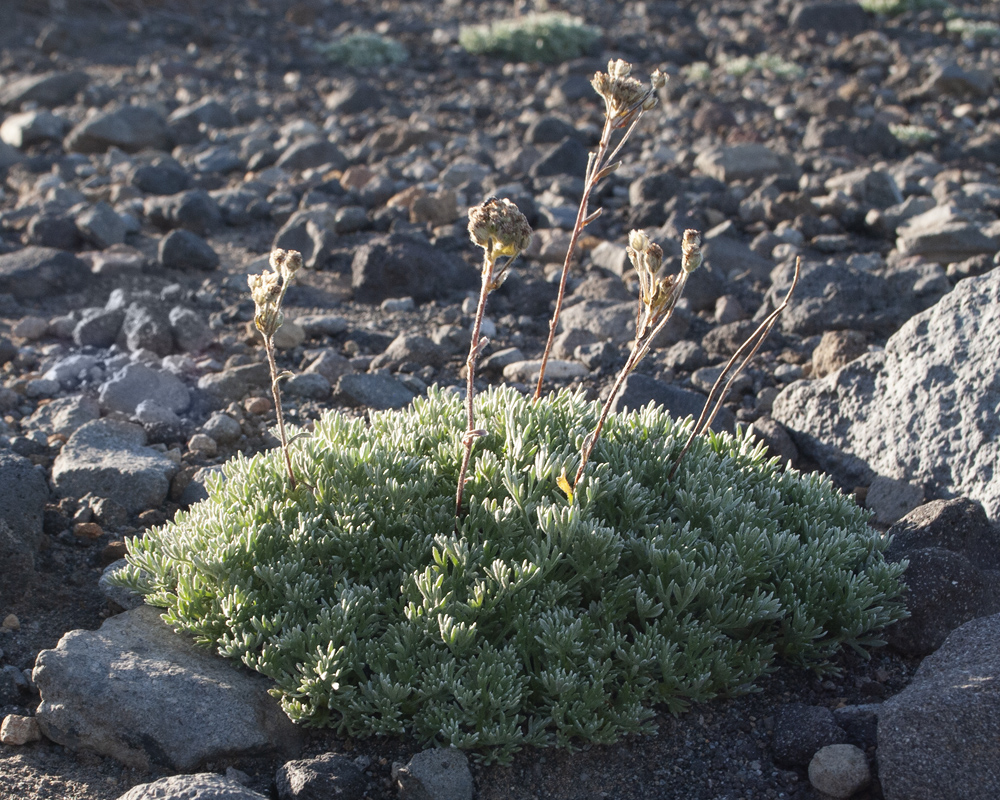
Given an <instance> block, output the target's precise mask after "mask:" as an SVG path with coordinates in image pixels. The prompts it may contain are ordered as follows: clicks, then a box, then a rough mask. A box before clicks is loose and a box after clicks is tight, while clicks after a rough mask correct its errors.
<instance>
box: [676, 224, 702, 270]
mask: <svg viewBox="0 0 1000 800" xmlns="http://www.w3.org/2000/svg"><path fill="white" fill-rule="evenodd" d="M701 260H702V255H701V235H700V234H699V233H698V231H696V230H691V229H690V228H689V229H688V230H686V231H684V238H683V239H681V266H682V267H683V268H684V271H685V272H689V273H690V272H694V271H695V270H696V269H698V267H700V266H701Z"/></svg>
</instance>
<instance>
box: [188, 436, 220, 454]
mask: <svg viewBox="0 0 1000 800" xmlns="http://www.w3.org/2000/svg"><path fill="white" fill-rule="evenodd" d="M187 446H188V450H190V451H191V452H192V453H197V454H198V455H202V456H205V457H206V458H212V456H214V455H215V454H216V453H217V452H218V451H219V446H218V445H217V444H216V443H215V439H213V438H212V437H211V436H208V435H207V434H204V433H196V434H195V435H194V436H192V437H191V438H190V439H188V443H187Z"/></svg>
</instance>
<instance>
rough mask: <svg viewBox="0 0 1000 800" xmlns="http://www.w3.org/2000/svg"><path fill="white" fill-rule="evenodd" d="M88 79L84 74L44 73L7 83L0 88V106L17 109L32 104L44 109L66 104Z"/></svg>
mask: <svg viewBox="0 0 1000 800" xmlns="http://www.w3.org/2000/svg"><path fill="white" fill-rule="evenodd" d="M89 80H90V78H89V77H88V76H87V73H86V72H45V73H42V74H41V75H27V76H25V77H23V78H17V79H16V80H12V81H9V82H7V83H6V84H4V85H3V87H2V88H0V106H3V107H4V108H11V109H18V108H20V107H21V104H22V103H28V102H34V103H38V105H40V106H44V107H46V108H52V107H54V106H60V105H62V104H63V103H68V102H69V101H70V100H72V99H73V97H74V96H76V93H77V92H79V91H80V90H81V89H82V88H83V87H84V86H86V85H87V82H88V81H89Z"/></svg>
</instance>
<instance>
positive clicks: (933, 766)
mask: <svg viewBox="0 0 1000 800" xmlns="http://www.w3.org/2000/svg"><path fill="white" fill-rule="evenodd" d="M998 674H1000V615H994V616H990V617H983V618H980V619H976V620H973V621H971V622H967V623H966V624H965V625H963V626H962V627H960V628H959V629H958V630H956V631H954V632H953V633H952V634H951V635H950V636H949V637H948V638H947V640H945V642H944V644H943V645H942V646H941V648H940V649H939V650H938V651H937V652H936V653H933V654H932V655H929V656H928V657H927V658H925V659H924V660H923V662H922V663H921V665H920V667H919V668H918V669H917V671H916V673H915V674H914V676H913V680H912V681H911V683H910V685H909V686H907V687H906V688H905V689H904V690H903V691H902V692H900V693H899V694H897V695H895V696H894V697H892V698H890V699H889V700H887V701H886V702H885V703H883V704H882V707H881V709H880V710H879V719H878V751H877V757H878V772H879V780H880V782H881V784H882V791H883V793H884V794H885V798H886V800H941V798H944V797H958V796H960V797H961V798H962V800H995V798H996V796H997V787H1000V759H998V758H997V749H996V742H997V741H998V740H1000V683H998V681H997V680H996V676H997V675H998Z"/></svg>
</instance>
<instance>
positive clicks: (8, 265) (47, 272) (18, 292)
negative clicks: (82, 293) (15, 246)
mask: <svg viewBox="0 0 1000 800" xmlns="http://www.w3.org/2000/svg"><path fill="white" fill-rule="evenodd" d="M89 274H90V271H89V270H88V269H87V266H86V265H85V264H84V263H83V262H82V261H81V260H80V259H79V258H77V257H76V256H75V255H73V254H72V253H69V252H66V251H65V250H56V249H55V248H53V247H36V246H31V247H25V248H24V249H23V250H15V251H14V252H13V253H7V254H5V255H0V292H2V293H5V294H12V295H14V297H16V298H17V299H18V300H34V299H37V298H39V297H47V296H49V295H53V294H64V293H66V292H75V291H77V290H78V289H81V288H83V285H84V282H85V281H86V280H87V276H88V275H89Z"/></svg>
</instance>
